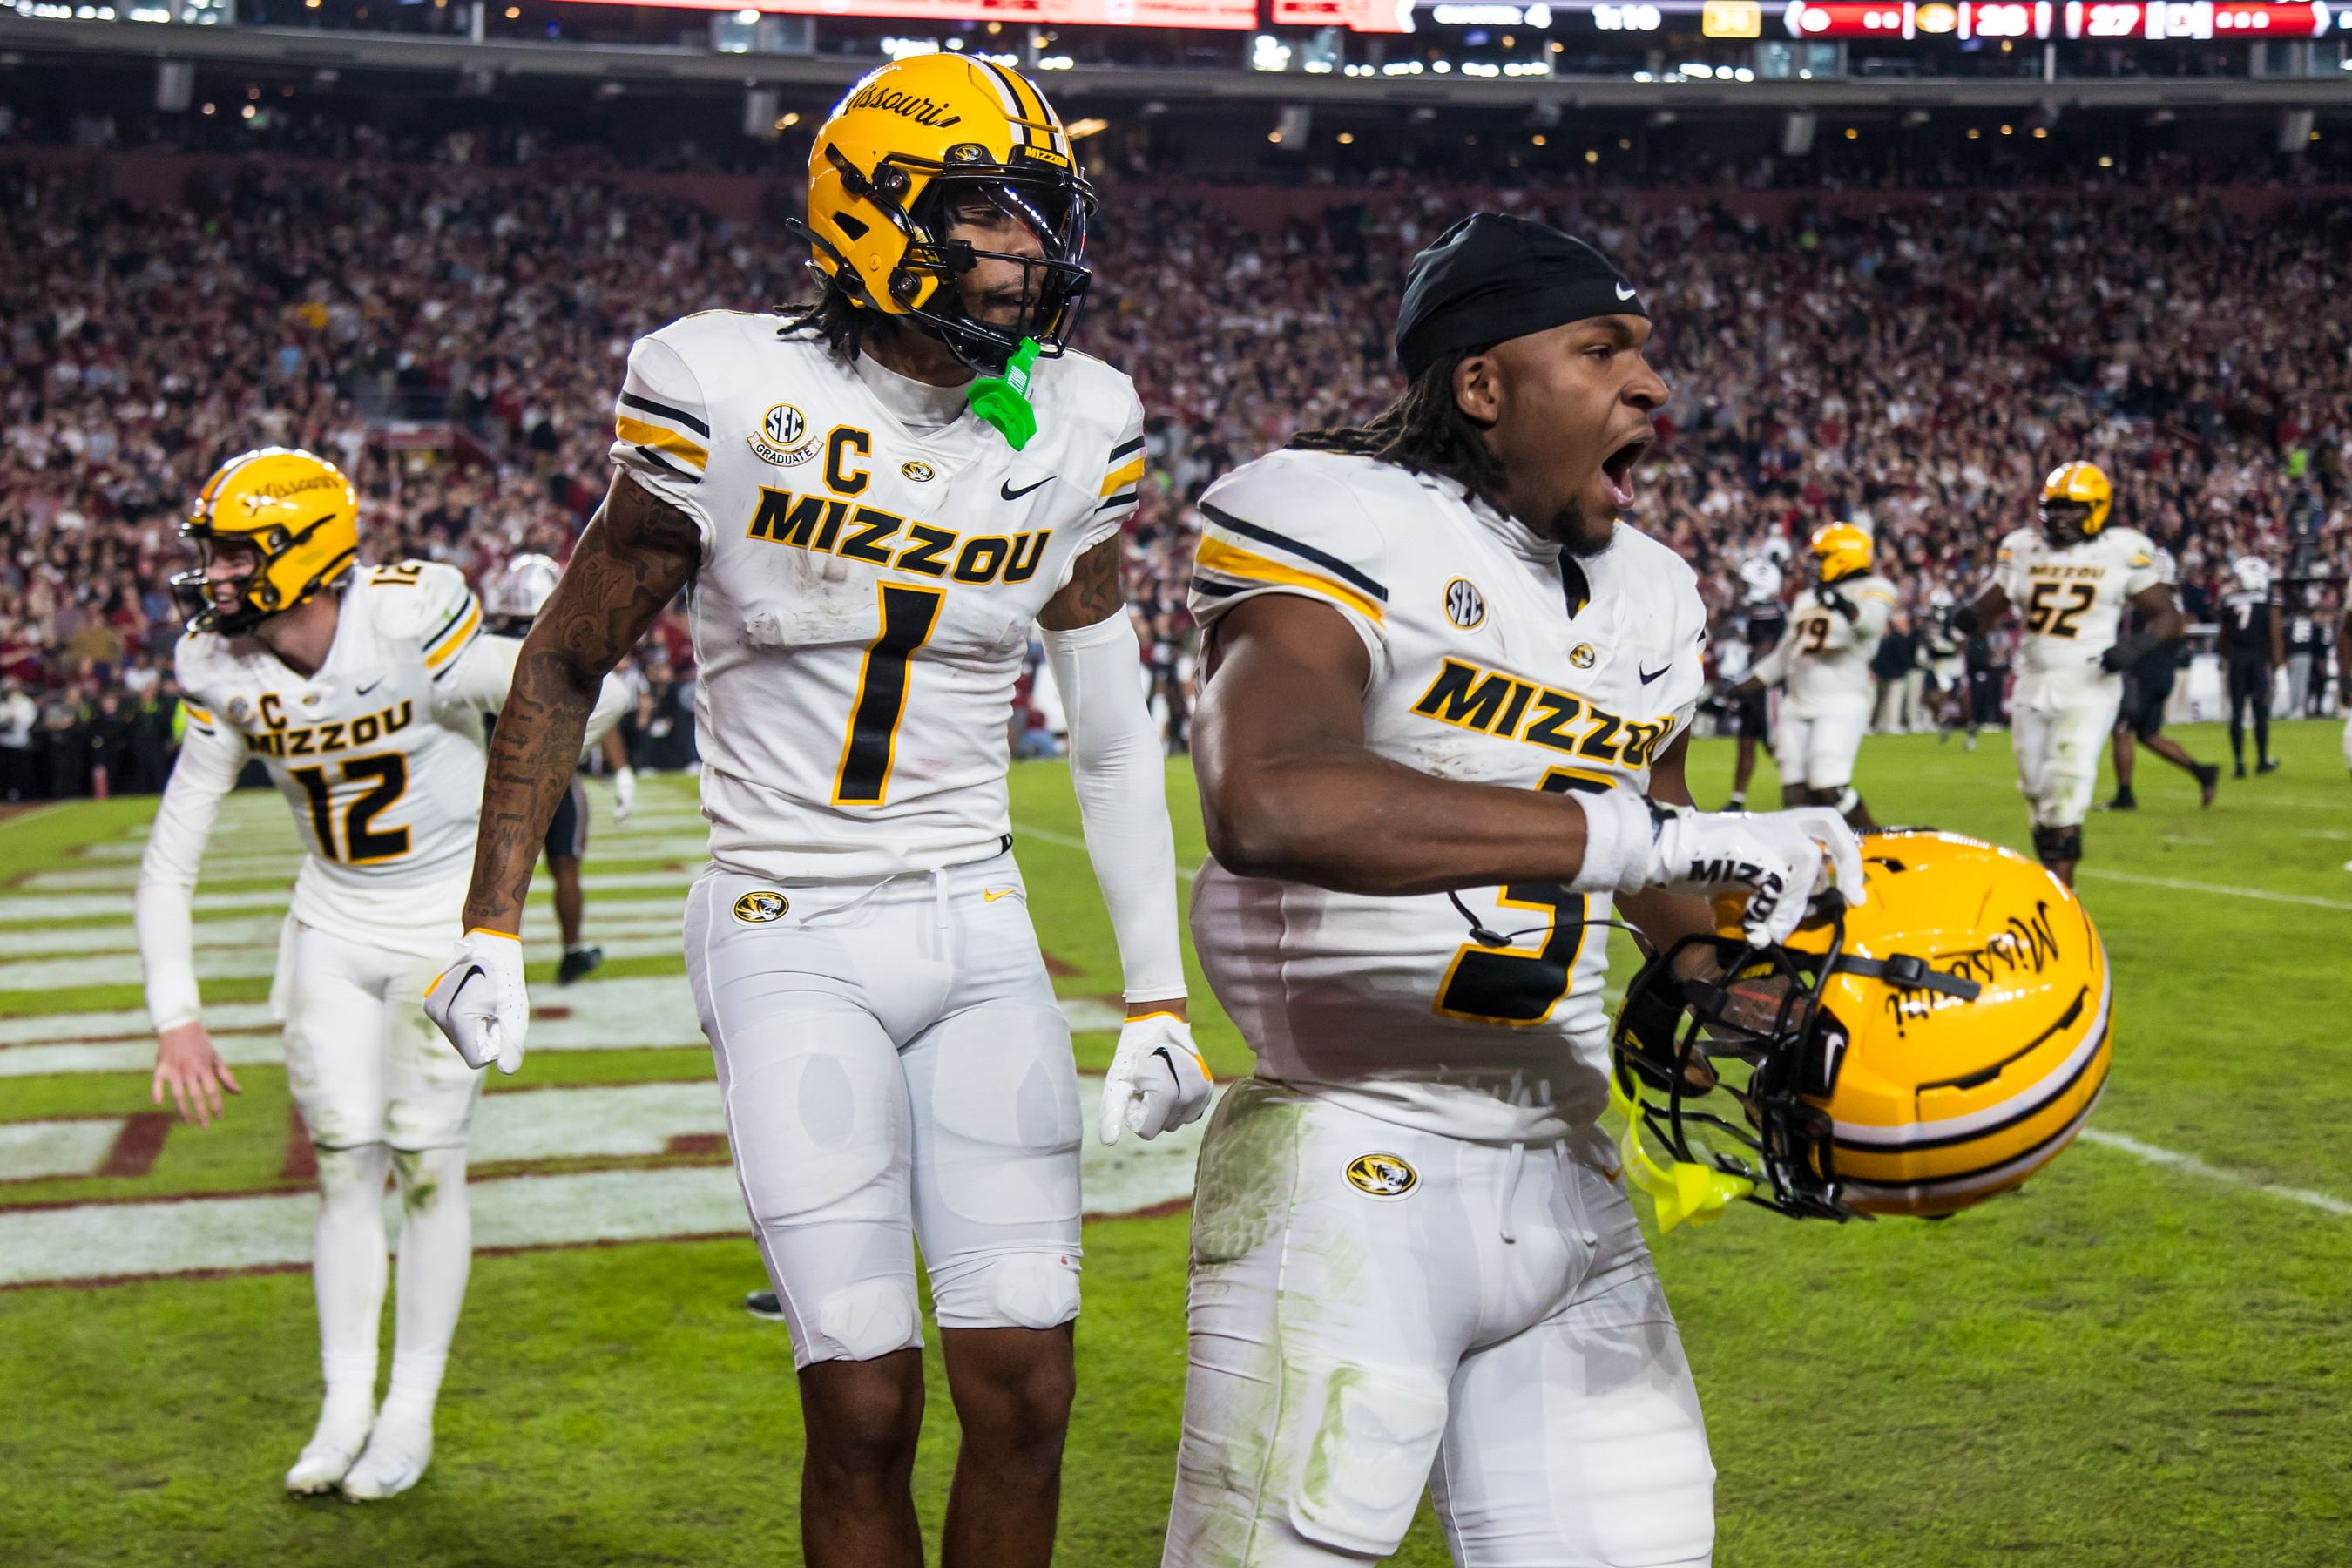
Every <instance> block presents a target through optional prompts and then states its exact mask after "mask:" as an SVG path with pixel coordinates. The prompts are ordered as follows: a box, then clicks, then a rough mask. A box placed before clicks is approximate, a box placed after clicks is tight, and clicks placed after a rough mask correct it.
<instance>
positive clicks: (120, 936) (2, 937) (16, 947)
mask: <svg viewBox="0 0 2352 1568" xmlns="http://www.w3.org/2000/svg"><path fill="white" fill-rule="evenodd" d="M273 898H274V900H275V902H276V903H277V904H278V906H279V908H280V909H281V910H282V909H283V907H284V905H285V903H286V895H285V894H283V893H278V894H275V895H273ZM685 908H686V900H685V897H684V894H683V893H680V894H679V896H677V897H676V898H660V899H614V900H610V901H605V900H598V901H595V902H593V903H591V904H589V905H588V913H587V919H586V921H585V922H584V923H585V930H586V932H587V940H588V941H589V942H591V943H593V942H595V940H596V933H597V932H598V931H600V930H602V931H613V932H614V933H615V934H617V935H623V936H628V935H636V934H642V933H643V932H645V931H648V930H652V931H676V930H678V929H679V927H680V922H681V921H682V920H683V918H684V911H685ZM284 923H285V917H284V915H283V914H282V913H279V914H275V915H262V916H252V915H243V916H239V917H237V918H236V919H232V920H216V921H200V922H198V923H197V925H196V927H195V945H196V947H197V948H199V949H204V948H211V947H235V946H239V945H244V946H249V947H268V949H269V950H270V951H271V952H276V951H277V947H278V928H279V927H280V926H281V925H282V924H284ZM554 924H555V917H554V915H553V914H552V913H551V912H550V911H549V910H548V909H547V908H546V907H545V905H544V904H538V905H532V906H530V908H529V909H528V910H527V911H526V916H525V919H524V921H523V929H524V931H525V933H526V934H527V935H530V936H533V937H543V936H546V935H548V934H549V933H550V932H551V931H553V929H554ZM138 951H139V934H138V932H137V931H133V930H132V929H131V927H130V926H128V925H102V926H101V925H92V926H26V927H23V928H20V929H17V930H14V931H0V964H5V963H6V961H8V960H11V959H19V958H33V957H37V956H40V955H42V954H46V953H70V954H73V955H75V956H77V957H90V956H95V955H96V954H99V953H103V952H138ZM7 988H9V987H8V984H7V983H6V982H5V980H0V989H7ZM18 989H21V987H18Z"/></svg>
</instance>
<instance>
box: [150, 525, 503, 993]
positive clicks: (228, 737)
mask: <svg viewBox="0 0 2352 1568" xmlns="http://www.w3.org/2000/svg"><path fill="white" fill-rule="evenodd" d="M518 646H519V645H517V644H515V643H513V642H511V641H509V639H507V638H504V637H491V636H489V635H488V633H486V632H485V631H484V630H483V626H482V606H481V603H480V601H479V600H478V599H476V598H475V596H474V594H473V591H472V590H471V589H469V588H467V586H466V579H465V577H464V575H463V574H461V573H459V572H458V571H457V568H455V567H453V566H446V565H442V564H440V563H436V562H422V561H409V562H404V563H400V564H398V565H394V566H374V567H369V566H362V567H360V568H358V569H357V570H356V571H354V572H353V573H352V578H351V582H350V584H348V585H347V586H346V587H345V588H344V589H343V590H342V598H341V605H340V606H339V610H338V615H337V618H336V623H335V640H334V644H333V646H332V647H331V649H330V651H329V652H328V655H327V661H326V663H325V664H323V665H321V666H320V668H319V669H318V671H317V673H315V674H313V675H310V676H308V677H305V676H301V675H298V674H296V673H295V672H294V671H293V670H292V669H290V668H288V667H287V666H286V665H285V664H283V663H281V662H280V661H279V660H278V657H277V656H276V655H275V654H273V653H271V652H270V651H269V649H268V648H267V647H264V646H263V645H262V644H261V643H259V642H258V641H257V640H255V639H254V638H251V637H220V636H217V635H215V634H214V633H210V632H189V633H187V634H186V635H185V636H184V637H181V639H180V643H179V647H178V651H177V655H176V664H177V668H178V675H179V679H180V688H181V689H182V690H183V691H184V692H185V693H186V694H187V715H188V737H187V740H188V744H189V745H190V746H192V747H205V746H215V745H218V744H226V745H228V746H230V747H233V748H235V749H236V750H237V751H238V752H240V753H249V754H252V755H257V756H259V757H260V758H261V759H262V761H263V763H265V764H266V765H267V767H268V771H269V777H270V781H271V782H272V783H274V784H277V786H278V793H279V794H281V795H284V796H285V797H286V801H287V804H288V805H290V806H292V807H293V809H294V821H295V825H296V826H297V827H298V829H299V831H300V833H301V836H302V844H303V847H304V848H306V849H307V850H309V851H310V853H309V855H308V856H307V857H306V858H304V860H303V862H302V870H301V873H300V875H299V877H298V878H297V879H295V883H294V914H295V916H296V918H298V919H299V920H300V921H303V922H304V923H305V924H308V925H312V926H317V927H319V928H320V929H321V930H325V931H333V932H335V933H336V934H338V935H341V936H347V937H350V938H352V939H354V940H357V941H363V942H368V941H377V942H382V941H389V942H393V943H394V945H396V946H399V947H400V948H402V949H403V950H404V951H406V950H407V949H408V948H410V947H412V946H415V945H416V944H418V943H424V944H425V945H426V946H427V947H428V948H437V946H438V945H439V944H442V943H446V942H450V941H454V940H455V939H456V937H457V921H458V913H459V910H460V908H461V907H462V905H463V904H464V902H465V891H466V884H467V878H468V877H469V875H470V874H471V871H472V868H473V859H474V827H475V823H476V821H477V820H478V817H479V816H480V813H481V808H482V761H483V752H482V715H483V713H484V712H486V711H495V710H497V709H498V707H499V703H501V702H502V701H503V700H505V697H506V691H507V687H508V685H509V682H510V681H511V680H512V679H513V674H514V660H515V653H516V650H517V647H518ZM237 761H238V763H240V764H241V761H242V757H241V756H240V757H239V758H238V759H237ZM231 774H232V776H234V768H232V769H231ZM160 831H161V829H160V827H159V832H160Z"/></svg>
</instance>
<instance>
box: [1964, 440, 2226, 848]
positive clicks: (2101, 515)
mask: <svg viewBox="0 0 2352 1568" xmlns="http://www.w3.org/2000/svg"><path fill="white" fill-rule="evenodd" d="M2113 510H2115V489H2114V487H2113V486H2111V485H2109V484H2108V483H2107V476H2106V475H2105V474H2104V473H2102V472H2101V471H2100V470H2099V468H2098V467H2097V466H2096V465H2095V464H2092V463H2087V462H2083V461H2080V460H2077V461H2074V462H2069V463H2062V464H2060V465H2059V466H2058V467H2057V468H2053V469H2052V470H2051V471H2050V477H2049V478H2048V479H2044V480H2043V481H2042V506H2041V526H2040V527H2039V528H2038V529H2034V528H2021V529H2017V530H2015V531H2012V532H2011V533H2010V534H2009V536H2008V537H2007V538H2005V539H2003V540H2002V541H2001V542H2000V553H1999V555H1998V556H1997V557H1996V559H1995V562H1994V565H1993V574H1992V581H1991V582H1990V583H1989V584H1986V585H1985V587H1984V589H1983V590H1982V591H1981V592H1980V593H1979V594H1978V595H1977V596H1976V598H1975V599H1974V600H1973V601H1972V602H1971V603H1969V604H1967V605H1962V606H1961V607H1960V609H1959V611H1958V614H1957V615H1956V616H1954V617H1953V624H1954V625H1955V626H1958V627H1959V629H1960V630H1961V632H1962V633H1963V634H1966V635H1969V636H1973V635H1974V634H1975V633H1976V632H1977V631H1978V630H1979V628H1980V627H1987V626H1992V625H1993V624H1994V623H1995V622H1997V621H1999V620H2000V617H2001V616H2004V615H2007V614H2008V613H2009V609H2010V606H2011V605H2015V606H2017V608H2018V611H2019V613H2020V614H2021V616H2023V618H2024V625H2023V626H2022V628H2021V632H2020V635H2019V637H2018V645H2017V663H2018V679H2017V689H2016V690H2015V691H2014V692H2013V693H2012V694H2011V698H2010V734H2011V745H2012V746H2013V748H2014V749H2015V751H2016V753H2017V787H2018V788H2019V790H2021V792H2022V793H2023V794H2024V795H2025V799H2026V803H2027V805H2028V806H2029V807H2030V809H2031V810H2032V819H2033V852H2034V854H2035V855H2036V856H2037V857H2038V858H2040V859H2041V861H2042V864H2043V865H2044V866H2047V867H2049V868H2050V869H2051V871H2052V872H2053V874H2055V875H2056V876H2057V878H2058V879H2059V880H2061V881H2063V882H2064V883H2065V884H2066V885H2067V886H2068V887H2073V886H2074V867H2075V864H2076V862H2078V861H2080V860H2081V859H2082V858H2083V818H2084V816H2085V815H2086V814H2087V813H2088V812H2089V811H2090V808H2091V795H2092V792H2093V790H2094V789H2095V788H2096V787H2097V784H2098V782H2099V752H2100V751H2101V750H2102V749H2103V747H2104V745H2105V742H2106V738H2107V734H2108V732H2109V731H2112V730H2113V729H2114V728H2115V727H2116V713H2117V711H2118V710H2120V709H2121V707H2122V704H2123V685H2124V680H2123V674H2122V672H2123V671H2125V670H2126V669H2129V668H2132V667H2133V666H2134V665H2136V664H2137V663H2139V661H2140V660H2141V659H2142V658H2146V657H2147V655H2148V654H2149V653H2150V652H2151V651H2153V650H2154V649H2156V648H2158V647H2165V646H2168V645H2169V644H2171V643H2175V642H2178V641H2179V640H2180V637H2181V636H2182V635H2183V634H2184V633H2185V632H2186V631H2187V629H2188V626H2187V623H2186V622H2185V621H2183V620H2182V619H2181V616H2180V607H2179V605H2176V604H2174V603H2173V602H2172V590H2171V589H2169V588H2168V587H2166V586H2165V585H2164V580H2163V577H2162V574H2160V573H2158V570H2157V564H2156V546H2155V545H2154V544H2153V543H2151V542H2149V540H2148V537H2147V535H2146V534H2144V533H2142V532H2140V531H2138V530H2137V529H2133V528H2124V527H2120V526H2110V525H2109V523H2108V521H2107V519H2108V514H2109V513H2110V512H2112V511H2113ZM2126 605H2129V606H2131V607H2132V608H2133V609H2135V610H2137V611H2138V612H2139V614H2140V616H2141V617H2142V622H2141V629H2140V630H2138V631H2136V632H2133V633H2132V634H2131V635H2129V636H2128V637H2118V636H2117V632H2118V629H2119V628H2120V627H2121V626H2122V624H2123V615H2124V608H2125V606H2126Z"/></svg>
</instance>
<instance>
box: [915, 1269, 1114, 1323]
mask: <svg viewBox="0 0 2352 1568" xmlns="http://www.w3.org/2000/svg"><path fill="white" fill-rule="evenodd" d="M931 1306H932V1310H934V1311H936V1312H937V1313H938V1314H939V1320H940V1328H942V1329H1056V1328H1059V1327H1061V1326H1062V1325H1063V1324H1064V1323H1066V1322H1068V1321H1070V1320H1071V1319H1073V1318H1075V1317H1076V1316H1077V1315H1078V1269H1077V1265H1076V1263H1074V1262H1072V1261H1070V1259H1069V1258H1067V1257H1066V1255H1064V1254H1060V1253H1054V1254H1050V1255H1049V1254H1045V1253H1038V1252H1015V1253H1007V1254H1003V1255H1002V1256H999V1257H995V1258H971V1259H967V1260H964V1261H961V1262H954V1263H944V1264H940V1265H938V1266H936V1267H934V1268H932V1269H931Z"/></svg>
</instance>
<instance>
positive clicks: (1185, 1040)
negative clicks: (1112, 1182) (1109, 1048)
mask: <svg viewBox="0 0 2352 1568" xmlns="http://www.w3.org/2000/svg"><path fill="white" fill-rule="evenodd" d="M1213 1081H1214V1080H1213V1079H1211V1078H1210V1077H1209V1064H1208V1063H1207V1062H1205V1061H1202V1059H1201V1053H1200V1052H1199V1051H1197V1050H1195V1049H1193V1047H1192V1025H1190V1024H1188V1023H1186V1022H1185V1021H1184V1020H1183V1019H1181V1018H1179V1017H1176V1016H1173V1015H1172V1014H1168V1013H1153V1014H1151V1015H1150V1016H1147V1017H1142V1018H1129V1020H1128V1021H1127V1022H1126V1024H1125V1025H1124V1026H1121V1027H1120V1029H1119V1031H1118V1053H1117V1054H1116V1055H1114V1056H1113V1057H1112V1058H1111V1059H1110V1071H1108V1073H1105V1074H1104V1075H1103V1094H1102V1122H1101V1125H1100V1126H1098V1127H1097V1129H1096V1131H1097V1133H1098V1134H1099V1135H1100V1136H1101V1138H1102V1141H1103V1142H1104V1143H1106V1144H1110V1143H1116V1142H1118V1130H1119V1128H1120V1127H1121V1126H1122V1125H1125V1126H1127V1127H1130V1128H1132V1129H1134V1131H1135V1132H1136V1135H1137V1136H1139V1137H1140V1138H1145V1139H1151V1138H1157V1137H1159V1136H1160V1134H1161V1133H1162V1132H1165V1131H1169V1130H1170V1129H1171V1128H1175V1127H1181V1126H1183V1125H1185V1124H1186V1123H1187V1122H1192V1121H1199V1120H1200V1119H1201V1113H1202V1111H1204V1110H1208V1108H1209V1089H1210V1086H1211V1085H1212V1083H1213Z"/></svg>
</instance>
